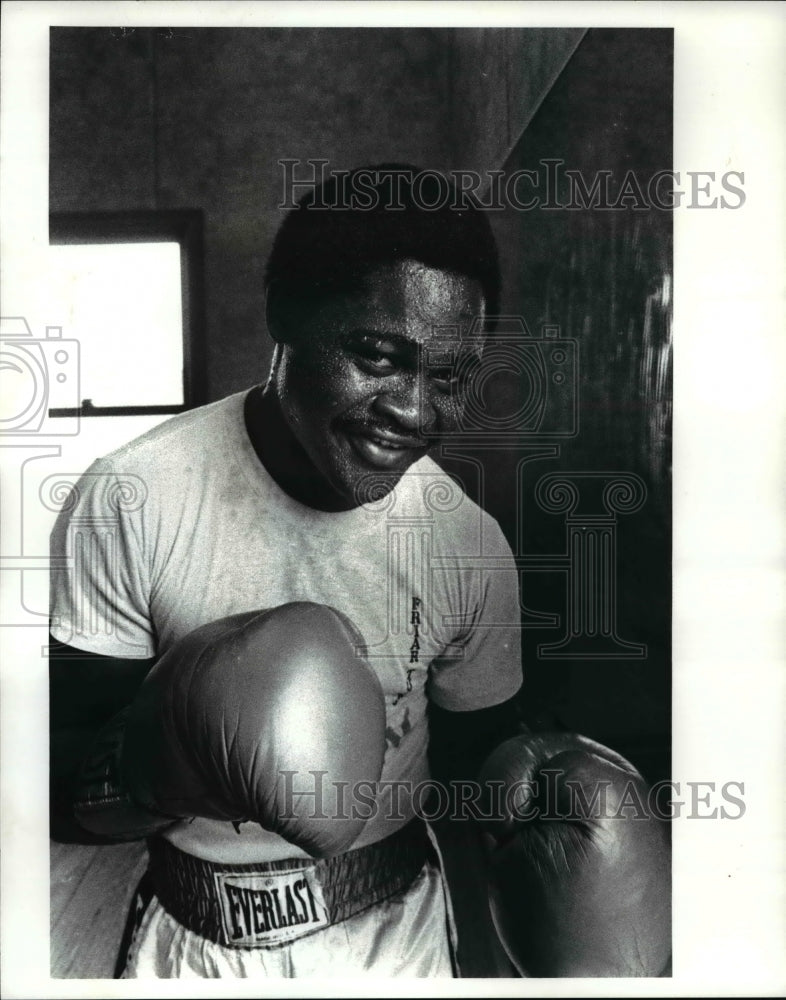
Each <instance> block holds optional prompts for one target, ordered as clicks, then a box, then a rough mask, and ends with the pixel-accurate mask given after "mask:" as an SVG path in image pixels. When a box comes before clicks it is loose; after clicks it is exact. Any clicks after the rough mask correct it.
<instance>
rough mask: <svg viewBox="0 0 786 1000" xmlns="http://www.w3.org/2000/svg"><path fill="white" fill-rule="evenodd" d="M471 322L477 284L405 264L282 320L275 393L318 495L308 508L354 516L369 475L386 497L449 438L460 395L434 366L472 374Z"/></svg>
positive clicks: (454, 382) (478, 308)
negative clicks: (285, 324)
mask: <svg viewBox="0 0 786 1000" xmlns="http://www.w3.org/2000/svg"><path fill="white" fill-rule="evenodd" d="M482 311H483V297H482V293H481V290H480V286H479V284H478V283H477V282H474V281H472V280H471V279H470V278H466V277H462V276H459V275H456V274H452V273H450V272H447V271H440V270H435V269H434V268H430V267H427V266H426V265H425V264H420V263H418V262H416V261H409V260H407V261H402V262H400V263H398V264H394V265H385V266H381V267H379V268H377V269H375V270H373V271H372V272H371V273H370V274H369V275H368V276H367V277H366V278H365V280H364V281H363V283H362V285H361V286H360V287H359V289H358V290H357V291H356V292H352V293H345V294H341V295H339V294H336V295H334V296H332V297H329V298H325V299H323V300H321V301H320V302H319V304H318V305H316V306H312V307H310V308H308V309H303V310H302V311H301V312H300V313H299V314H298V315H297V316H295V315H294V314H293V315H292V316H290V318H289V328H290V329H289V332H288V333H287V335H286V337H285V343H284V344H283V350H282V356H281V360H280V364H279V368H278V372H277V376H276V383H275V384H276V388H277V395H278V399H279V402H280V406H281V411H282V414H283V416H284V420H285V423H286V425H287V426H288V428H289V430H290V431H291V433H292V435H293V437H294V438H295V439H296V440H297V442H298V443H299V445H300V447H301V448H302V451H303V452H304V453H305V456H306V459H305V460H306V461H308V462H309V463H310V464H311V466H312V467H313V470H312V471H313V472H314V473H315V475H314V477H313V478H314V481H315V482H317V483H318V484H319V486H320V488H321V489H322V490H323V491H324V492H323V496H321V497H320V498H319V499H316V500H315V501H314V505H315V506H321V507H332V508H333V509H347V508H350V507H353V506H356V505H357V504H358V503H359V502H362V499H363V494H362V492H358V491H359V490H360V491H362V483H363V481H364V480H365V481H366V482H368V477H369V476H370V475H373V474H376V476H375V478H377V479H379V477H380V474H383V476H384V479H385V482H389V484H390V486H391V487H392V486H393V485H394V484H395V482H396V481H397V480H398V478H399V477H400V476H401V475H402V474H403V473H404V472H405V470H406V469H407V468H408V467H409V466H410V465H411V464H412V463H413V462H415V461H417V460H418V459H419V458H421V457H422V456H423V455H424V454H425V453H426V451H427V449H428V448H429V447H432V446H433V445H434V443H435V441H436V440H438V438H439V437H440V436H443V435H445V434H446V433H448V432H450V431H453V430H455V429H456V428H457V427H458V424H459V420H460V417H461V406H462V394H463V393H465V392H466V388H467V387H466V385H465V384H464V383H463V381H460V380H459V379H457V378H456V371H457V366H456V365H455V363H453V364H451V363H449V362H446V360H445V359H446V357H447V356H449V355H450V354H451V353H452V356H453V358H454V359H455V358H462V359H463V364H462V365H461V371H463V372H465V373H466V372H469V371H471V369H472V367H473V365H474V364H475V363H476V362H477V363H479V360H480V358H479V345H478V343H477V340H476V339H475V338H474V337H473V339H472V341H469V340H468V333H469V330H470V327H471V325H472V321H473V319H475V318H476V317H479V316H482ZM446 328H448V329H447V330H446ZM439 355H441V356H442V361H441V363H440V361H439ZM301 480H302V476H301ZM284 485H285V484H284ZM298 499H301V500H304V499H305V502H307V498H303V497H298Z"/></svg>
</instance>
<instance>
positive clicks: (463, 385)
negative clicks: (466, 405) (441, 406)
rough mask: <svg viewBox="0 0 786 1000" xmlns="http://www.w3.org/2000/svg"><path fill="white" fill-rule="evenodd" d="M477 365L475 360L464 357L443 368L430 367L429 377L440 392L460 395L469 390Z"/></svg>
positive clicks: (476, 371)
mask: <svg viewBox="0 0 786 1000" xmlns="http://www.w3.org/2000/svg"><path fill="white" fill-rule="evenodd" d="M479 367H480V365H479V362H478V361H477V360H475V359H472V360H466V359H465V360H462V361H460V362H459V363H458V364H454V365H450V366H446V367H444V368H430V369H429V378H430V379H431V381H432V382H433V383H434V385H436V387H437V388H438V389H440V390H441V391H442V392H449V393H451V394H452V395H454V396H456V395H462V394H464V393H466V392H468V391H469V389H470V387H471V385H472V383H473V381H474V379H475V376H476V375H477V373H478V369H479Z"/></svg>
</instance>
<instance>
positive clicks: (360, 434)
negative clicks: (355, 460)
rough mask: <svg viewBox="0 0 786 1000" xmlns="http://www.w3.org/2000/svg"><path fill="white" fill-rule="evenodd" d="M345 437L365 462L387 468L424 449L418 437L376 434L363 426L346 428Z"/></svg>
mask: <svg viewBox="0 0 786 1000" xmlns="http://www.w3.org/2000/svg"><path fill="white" fill-rule="evenodd" d="M346 434H347V438H348V439H349V442H350V444H351V445H352V447H353V449H354V450H355V452H356V453H357V454H359V455H360V457H361V459H363V460H364V461H365V462H366V463H368V464H371V465H374V466H379V467H383V468H389V467H393V466H396V465H399V464H400V463H401V461H402V459H404V458H405V457H406V456H409V455H413V454H414V453H418V452H425V451H426V443H425V442H424V441H421V440H420V439H406V438H400V437H393V436H388V435H385V434H378V433H375V432H374V431H369V430H365V429H363V428H353V427H350V428H347V431H346Z"/></svg>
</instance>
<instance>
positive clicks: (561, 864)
mask: <svg viewBox="0 0 786 1000" xmlns="http://www.w3.org/2000/svg"><path fill="white" fill-rule="evenodd" d="M480 780H481V783H482V787H484V789H485V791H486V794H487V796H488V798H487V803H490V804H491V803H493V805H487V809H486V810H484V816H486V817H488V818H486V819H484V821H483V825H484V830H485V837H484V839H485V841H486V845H487V847H488V851H489V904H490V909H491V914H492V917H493V920H494V925H495V927H496V930H497V934H498V936H499V938H500V940H501V942H502V944H503V945H504V947H505V950H506V951H507V953H508V956H509V957H510V959H511V961H512V962H513V964H514V965H515V966H516V968H517V969H518V970H519V972H521V973H522V974H523V975H525V976H536V977H545V976H576V977H585V976H659V975H663V974H667V972H666V970H667V969H668V968H669V962H670V955H671V877H670V867H671V866H670V851H669V844H668V839H667V831H666V829H665V827H664V824H663V823H662V822H661V821H660V820H659V819H658V818H657V817H656V816H654V815H653V814H652V811H651V809H650V808H649V806H648V804H647V793H648V788H647V785H646V783H645V782H644V780H643V778H642V777H641V775H640V774H639V773H638V772H637V771H636V769H635V768H634V767H633V766H632V765H631V764H630V763H629V762H628V761H626V760H625V759H624V758H623V757H620V756H619V755H618V754H616V753H614V752H613V751H611V750H609V749H607V748H606V747H604V746H602V745H601V744H599V743H596V742H594V741H593V740H590V739H587V738H585V737H582V736H577V735H571V734H559V733H554V734H537V735H526V736H517V737H514V738H513V739H510V740H507V741H506V742H505V743H502V744H501V745H500V746H499V747H497V749H496V750H495V751H494V752H493V753H492V754H491V755H490V756H489V758H488V759H487V760H486V762H485V764H484V765H483V768H482V771H481V775H480Z"/></svg>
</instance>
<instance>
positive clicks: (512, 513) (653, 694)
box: [451, 30, 672, 776]
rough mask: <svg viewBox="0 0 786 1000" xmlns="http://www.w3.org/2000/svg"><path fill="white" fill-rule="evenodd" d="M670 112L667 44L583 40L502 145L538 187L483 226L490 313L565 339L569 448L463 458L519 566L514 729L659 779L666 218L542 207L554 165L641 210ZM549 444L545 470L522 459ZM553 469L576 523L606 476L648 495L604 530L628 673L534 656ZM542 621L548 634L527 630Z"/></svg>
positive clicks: (665, 660)
mask: <svg viewBox="0 0 786 1000" xmlns="http://www.w3.org/2000/svg"><path fill="white" fill-rule="evenodd" d="M671 98H672V33H671V31H660V30H639V31H629V30H620V31H616V30H590V31H589V32H588V33H587V34H586V36H585V37H584V39H583V40H582V41H581V43H580V44H579V46H578V48H577V50H576V52H575V54H574V55H573V57H572V58H571V59H570V61H569V63H568V64H567V66H566V68H565V70H564V71H563V73H562V74H561V76H560V77H559V79H558V80H557V82H556V84H555V85H554V87H553V88H552V90H551V91H550V92H549V94H548V96H547V98H546V99H545V101H544V102H543V104H542V105H541V107H540V109H539V111H538V112H537V114H536V115H535V117H534V118H533V120H532V121H531V123H530V124H529V126H528V127H527V129H526V130H525V131H524V133H523V135H521V136H520V138H519V140H518V142H516V144H515V146H514V148H513V149H512V152H511V154H510V156H509V157H508V159H507V161H506V163H505V165H504V167H505V172H506V174H510V173H512V172H513V171H516V170H521V169H529V170H533V171H539V174H538V177H539V178H541V179H543V180H542V182H541V181H539V185H538V187H537V189H535V188H534V187H533V186H532V185H530V184H528V183H525V184H523V185H522V186H521V187H520V189H519V197H520V200H521V201H522V202H524V201H526V200H527V199H529V198H530V196H531V195H533V193H534V194H535V196H536V197H539V198H540V205H539V207H537V208H533V209H531V210H526V211H523V210H518V209H516V208H506V209H505V210H504V211H503V212H498V213H495V215H494V224H495V228H496V232H497V237H498V241H499V244H500V248H501V250H502V261H503V267H504V285H505V287H504V299H503V311H504V312H509V313H513V314H520V315H521V316H522V317H523V318H524V320H525V322H526V324H527V327H528V328H529V333H530V334H531V336H532V338H539V337H541V336H542V332H543V328H544V325H546V326H551V327H558V328H559V332H560V335H561V336H562V337H563V338H568V339H574V340H575V341H576V342H577V346H578V374H577V380H576V396H577V403H578V413H577V417H578V421H577V425H576V430H577V433H576V434H575V436H572V437H565V438H563V439H562V440H559V439H557V438H549V437H548V435H545V436H544V435H540V436H539V435H537V434H533V435H528V436H522V438H521V439H520V440H519V441H518V442H515V443H514V444H513V445H512V446H508V447H507V448H502V447H501V448H498V449H495V450H494V451H493V452H489V450H488V447H486V448H485V449H478V450H476V451H475V452H474V453H473V452H472V449H465V451H466V452H467V454H468V455H474V459H475V461H478V462H480V463H481V464H482V467H483V473H484V496H483V499H484V504H485V506H486V507H487V509H489V510H490V511H491V512H492V513H493V514H494V515H495V516H496V517H497V518H498V520H499V521H500V523H501V524H502V526H503V529H504V530H505V532H506V534H507V536H508V538H509V540H510V542H511V544H512V545H513V546H514V549H516V550H517V553H518V554H519V555H520V556H522V557H523V558H522V559H521V560H520V561H521V565H522V567H523V568H524V574H523V587H522V596H523V601H524V604H525V606H526V609H527V610H526V611H525V615H524V622H525V630H524V651H525V664H526V675H527V676H526V681H525V688H524V691H523V695H522V705H523V707H524V711H525V715H526V716H527V717H528V718H530V719H531V720H535V721H537V720H540V721H541V722H544V721H545V722H554V723H556V724H558V725H564V726H566V727H567V728H571V729H579V730H580V731H583V732H586V733H588V734H589V735H593V736H595V737H597V738H599V739H605V740H607V741H608V742H610V743H611V744H612V745H614V746H616V747H617V748H618V749H621V750H622V751H623V752H625V751H627V752H628V753H629V755H630V756H631V757H633V759H634V760H636V761H637V762H638V763H639V764H640V765H641V766H642V767H643V768H644V769H645V770H647V771H649V773H650V774H652V775H659V776H661V775H663V774H664V773H667V769H668V750H669V743H670V737H669V733H670V657H669V649H670V612H671V607H670V579H671V577H670V574H671V552H670V549H671V531H670V502H671V498H670V462H671V447H670V442H671V437H670V435H671V328H670V297H671V288H672V241H671V226H672V220H671V214H670V213H669V212H667V211H662V210H658V209H657V208H653V207H646V208H645V207H641V201H640V200H639V199H638V198H637V197H633V198H631V199H629V200H628V201H627V203H626V202H623V203H622V207H621V208H619V209H618V210H601V209H596V210H591V209H590V210H587V209H582V208H574V209H572V210H570V209H568V208H560V207H544V202H545V200H546V198H547V195H548V192H547V191H546V187H545V168H544V166H543V161H544V160H547V159H551V160H557V159H559V160H562V161H564V167H561V168H560V172H562V171H563V169H565V168H566V169H574V170H578V171H580V172H581V173H582V176H583V177H584V179H585V181H586V182H587V184H589V185H591V181H592V179H593V177H594V176H595V175H596V173H598V172H599V171H604V170H606V171H611V172H612V175H613V176H612V179H611V182H610V193H611V196H610V199H609V203H610V204H614V201H615V200H616V197H617V196H618V194H619V190H620V185H621V182H622V181H623V179H624V177H625V175H626V173H627V172H628V171H629V170H630V171H633V172H634V174H635V176H636V179H637V181H638V182H639V183H640V185H641V186H642V187H643V189H644V190H643V194H644V197H645V200H646V197H647V196H646V190H647V181H648V179H649V178H650V177H651V175H652V174H653V173H654V172H656V171H658V170H669V169H671V166H672V148H671ZM558 177H562V180H561V182H560V183H558V185H557V187H556V189H555V190H554V191H553V192H552V194H551V201H552V203H553V204H554V205H557V206H558V205H567V204H569V203H570V200H571V192H570V190H569V188H568V186H567V184H566V183H565V179H564V176H563V175H562V173H560V174H558ZM636 202H638V203H639V207H632V206H633V205H634V204H635V203H636ZM579 204H580V202H579ZM626 204H627V205H628V207H625V205H626ZM549 370H550V369H548V362H547V371H549ZM525 382H526V379H522V377H521V375H520V373H519V372H518V371H517V370H515V366H513V367H512V368H511V371H510V373H509V374H508V375H507V376H505V375H501V376H500V377H498V378H497V379H496V380H495V381H494V382H493V383H492V384H491V385H490V386H489V390H488V392H487V398H488V400H490V403H491V407H490V408H491V410H494V413H495V414H497V415H504V414H505V413H512V412H514V411H515V410H516V408H517V407H519V406H521V405H522V403H523V401H525V396H524V395H523V394H524V393H525V392H526V391H528V389H530V388H531V386H528V385H527V384H525ZM551 388H553V386H551ZM493 419H494V415H493V414H492V422H493ZM555 445H556V446H557V448H558V452H559V453H558V454H556V455H555V454H552V455H548V454H544V455H542V456H540V457H538V456H537V455H536V454H535V452H533V451H532V450H531V449H532V448H535V447H554V446H555ZM529 459H531V460H529ZM524 460H527V461H526V462H525V464H524V465H521V463H522V461H524ZM451 468H452V469H453V471H455V472H457V473H458V474H459V475H463V476H464V477H466V482H467V484H468V485H470V486H471V485H472V483H473V482H474V481H475V480H476V479H477V471H476V470H475V469H473V468H472V467H471V466H470V465H468V464H467V462H463V463H462V462H460V461H456V460H454V461H453V462H452V464H451ZM517 469H518V470H519V471H520V475H519V474H518V473H517ZM557 472H565V473H575V472H583V473H590V474H591V475H590V476H583V477H578V478H577V477H574V479H573V482H574V483H575V484H576V485H577V486H578V487H579V488H580V493H581V505H580V507H579V508H578V509H577V511H576V512H574V516H575V514H578V515H579V516H581V515H586V516H591V515H593V514H594V513H597V514H598V515H599V516H600V518H601V520H602V519H603V518H604V517H605V518H607V519H608V512H607V511H606V509H605V507H604V506H603V503H602V489H603V486H604V484H605V483H607V482H609V481H610V479H611V478H612V476H611V474H612V473H622V474H627V476H628V481H630V477H631V476H633V477H637V478H636V479H635V482H636V483H640V484H642V485H643V487H644V489H645V491H646V498H645V500H644V502H643V504H642V506H641V507H640V508H639V509H638V510H636V511H635V512H632V513H628V514H625V513H618V514H617V515H616V516H615V518H614V521H615V531H616V543H617V551H616V557H615V565H616V580H617V592H616V595H615V596H614V597H612V596H609V598H608V600H609V601H612V600H613V603H614V606H615V609H616V615H617V634H618V636H619V637H620V638H621V639H622V640H624V641H630V642H633V643H638V644H640V645H644V646H646V654H645V655H644V656H642V657H640V658H639V657H637V658H633V657H631V658H626V657H625V650H624V648H623V649H622V650H618V653H619V658H616V657H615V658H604V656H603V655H602V650H601V652H600V655H599V656H598V658H597V659H592V658H589V657H588V658H586V659H574V660H568V659H559V658H555V659H546V658H545V657H544V656H543V655H541V654H540V653H539V651H538V647H539V646H540V645H541V644H548V643H554V642H557V641H559V640H560V638H561V637H562V635H563V633H564V632H565V627H566V622H567V620H568V610H569V609H568V608H567V604H566V599H567V593H568V590H569V585H568V578H567V574H566V572H565V571H564V568H563V569H559V568H556V569H555V568H554V560H553V559H551V558H550V556H552V555H553V554H555V553H564V552H565V551H566V520H565V517H566V512H564V511H563V512H546V511H544V510H543V509H542V507H541V505H539V503H538V501H537V498H536V496H535V487H536V483H537V482H538V481H539V480H540V479H541V477H542V476H544V475H546V474H549V473H557ZM576 523H578V522H576ZM538 556H540V557H542V558H541V560H540V561H541V563H542V566H541V568H540V569H535V568H533V566H534V562H533V560H534V557H538ZM591 586H592V584H591V583H587V584H586V585H585V587H584V590H585V593H586V591H587V587H591ZM555 612H557V613H558V614H559V616H560V621H559V623H558V625H556V626H555V625H546V624H544V623H543V621H537V620H536V615H537V614H538V613H539V614H553V613H555Z"/></svg>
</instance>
